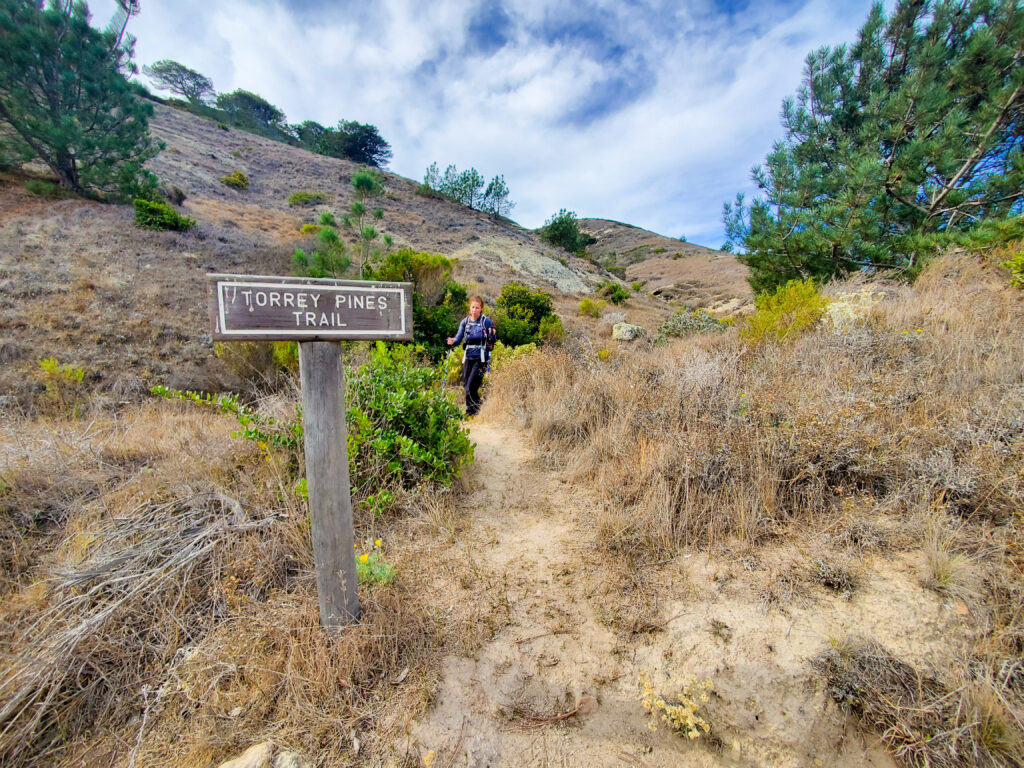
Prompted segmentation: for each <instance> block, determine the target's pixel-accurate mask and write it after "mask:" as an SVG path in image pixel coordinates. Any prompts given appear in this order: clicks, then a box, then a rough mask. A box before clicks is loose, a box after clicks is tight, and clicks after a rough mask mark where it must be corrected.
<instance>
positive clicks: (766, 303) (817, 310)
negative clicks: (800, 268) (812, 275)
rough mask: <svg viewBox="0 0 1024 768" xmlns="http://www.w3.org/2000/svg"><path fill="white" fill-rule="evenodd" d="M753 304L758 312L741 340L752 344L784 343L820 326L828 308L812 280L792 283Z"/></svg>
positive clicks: (761, 296) (742, 334)
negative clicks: (817, 325) (766, 340)
mask: <svg viewBox="0 0 1024 768" xmlns="http://www.w3.org/2000/svg"><path fill="white" fill-rule="evenodd" d="M754 304H755V306H756V307H757V311H756V312H755V313H754V314H753V315H752V316H751V317H750V318H749V319H748V320H747V325H746V327H745V328H743V330H741V331H740V336H741V337H743V338H744V339H746V340H747V341H751V342H759V341H763V340H765V339H772V340H774V341H779V342H784V341H787V340H789V339H791V338H793V337H794V336H796V335H797V334H799V333H800V332H801V331H803V330H805V329H807V328H810V327H811V326H812V325H813V324H814V323H815V322H817V321H818V318H820V317H821V316H822V314H823V313H824V312H825V308H826V307H827V306H828V299H827V298H825V297H824V296H822V295H821V293H820V292H819V291H818V287H817V285H815V283H814V281H813V280H790V281H789V282H788V283H786V284H785V285H780V286H779V287H778V288H776V289H775V290H774V291H770V292H769V291H766V292H764V293H762V294H760V295H759V296H758V297H757V298H756V299H755V300H754Z"/></svg>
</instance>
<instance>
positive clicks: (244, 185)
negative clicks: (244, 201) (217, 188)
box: [220, 171, 249, 190]
mask: <svg viewBox="0 0 1024 768" xmlns="http://www.w3.org/2000/svg"><path fill="white" fill-rule="evenodd" d="M220 181H221V184H224V185H226V186H229V187H231V188H232V189H237V190H243V189H248V188H249V177H248V176H246V175H245V174H244V173H242V172H241V171H232V172H231V173H229V174H227V175H226V176H221V177H220Z"/></svg>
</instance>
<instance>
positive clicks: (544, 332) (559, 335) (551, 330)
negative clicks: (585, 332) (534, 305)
mask: <svg viewBox="0 0 1024 768" xmlns="http://www.w3.org/2000/svg"><path fill="white" fill-rule="evenodd" d="M537 336H538V337H539V338H540V341H541V343H542V344H561V343H562V342H563V341H565V326H563V325H562V318H560V317H559V316H558V315H548V316H547V317H545V318H543V319H542V320H541V321H540V326H539V327H538V328H537Z"/></svg>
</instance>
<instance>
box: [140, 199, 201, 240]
mask: <svg viewBox="0 0 1024 768" xmlns="http://www.w3.org/2000/svg"><path fill="white" fill-rule="evenodd" d="M132 205H133V206H135V223H136V224H137V225H138V226H140V227H145V228H146V229H168V230H173V231H175V232H185V231H187V230H190V229H192V227H194V226H195V225H196V220H195V219H190V218H188V217H187V216H182V215H181V214H179V213H178V212H177V211H176V210H174V209H173V208H171V206H169V205H168V204H167V203H159V202H154V201H152V200H143V199H141V198H136V199H135V200H134V201H133V202H132Z"/></svg>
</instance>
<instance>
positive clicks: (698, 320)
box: [655, 307, 729, 341]
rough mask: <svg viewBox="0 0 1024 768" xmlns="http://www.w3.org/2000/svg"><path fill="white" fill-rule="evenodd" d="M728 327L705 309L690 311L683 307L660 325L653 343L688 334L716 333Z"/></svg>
mask: <svg viewBox="0 0 1024 768" xmlns="http://www.w3.org/2000/svg"><path fill="white" fill-rule="evenodd" d="M728 327H729V324H728V323H725V322H723V321H721V320H719V319H718V318H716V317H714V316H713V315H711V314H709V313H708V311H707V310H706V309H703V308H701V309H694V310H692V311H691V310H690V309H688V308H687V307H683V308H682V309H680V310H678V311H677V312H676V313H675V314H674V315H672V317H670V318H669V319H668V320H666V321H665V322H664V323H662V324H661V326H660V327H659V328H658V333H657V335H656V336H655V341H658V340H660V339H669V338H678V337H679V336H686V335H687V334H690V333H717V332H720V331H724V330H725V329H726V328H728Z"/></svg>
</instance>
